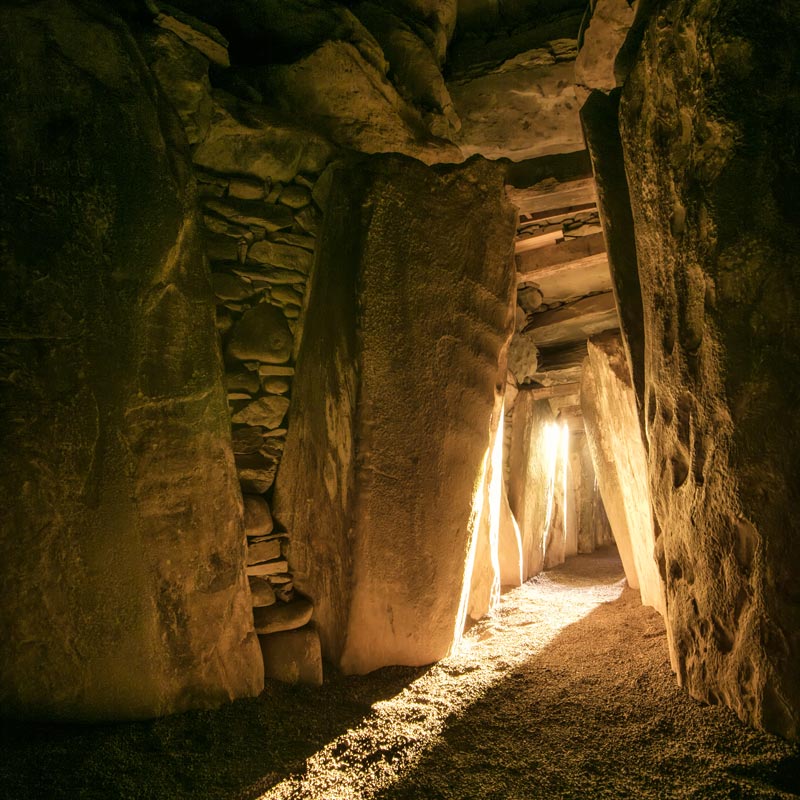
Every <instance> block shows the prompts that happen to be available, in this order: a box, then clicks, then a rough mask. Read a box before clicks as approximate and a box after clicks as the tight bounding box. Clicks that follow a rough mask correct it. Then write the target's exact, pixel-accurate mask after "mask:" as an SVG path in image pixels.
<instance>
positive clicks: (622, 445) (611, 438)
mask: <svg viewBox="0 0 800 800" xmlns="http://www.w3.org/2000/svg"><path fill="white" fill-rule="evenodd" d="M588 353H589V355H588V357H587V358H586V360H585V361H584V367H583V379H582V382H581V408H582V410H583V418H584V423H585V425H586V436H587V439H588V442H589V449H590V450H591V453H592V461H593V463H594V470H595V475H596V476H597V484H598V486H599V487H600V494H601V495H602V497H603V505H604V506H605V509H606V512H607V513H608V519H609V522H610V523H611V529H612V531H613V532H614V539H615V541H616V543H617V547H618V549H619V554H620V558H621V559H622V565H623V567H624V568H625V576H626V578H627V579H628V583H629V584H630V586H631V587H632V588H634V589H639V592H640V594H641V597H642V602H643V603H644V604H645V605H648V606H653V608H655V609H657V610H658V611H659V612H660V613H661V614H663V613H664V610H665V600H664V585H663V583H662V580H661V577H660V576H659V574H658V566H657V564H656V557H655V545H656V542H655V533H654V530H653V516H652V509H651V506H650V487H649V486H648V481H647V453H646V452H645V449H644V443H643V441H642V436H641V432H640V431H641V429H640V427H639V417H638V413H637V410H636V397H635V394H634V390H633V382H632V380H631V377H630V370H629V369H628V361H627V358H626V356H625V352H624V350H623V349H622V343H621V342H620V340H619V338H618V337H615V338H613V339H605V340H603V341H598V342H593V341H591V340H590V341H589V343H588Z"/></svg>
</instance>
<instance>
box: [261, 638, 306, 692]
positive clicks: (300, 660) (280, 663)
mask: <svg viewBox="0 0 800 800" xmlns="http://www.w3.org/2000/svg"><path fill="white" fill-rule="evenodd" d="M258 639H259V642H260V643H261V653H262V655H263V657H264V674H265V677H267V678H272V679H274V680H278V681H283V682H284V683H308V684H311V685H314V686H321V685H322V651H321V649H320V643H319V634H318V633H317V630H316V628H315V627H314V625H313V623H309V624H308V625H306V626H304V627H302V628H298V629H297V630H293V631H281V632H279V633H270V634H267V635H265V636H259V637H258Z"/></svg>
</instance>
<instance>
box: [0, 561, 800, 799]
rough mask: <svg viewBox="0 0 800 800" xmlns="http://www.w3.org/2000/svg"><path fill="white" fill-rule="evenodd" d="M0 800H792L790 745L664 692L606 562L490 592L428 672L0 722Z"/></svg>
mask: <svg viewBox="0 0 800 800" xmlns="http://www.w3.org/2000/svg"><path fill="white" fill-rule="evenodd" d="M2 746H3V756H4V757H3V759H2V763H0V792H1V793H2V796H3V797H8V798H42V797H48V798H58V797H70V798H72V797H81V798H103V799H104V800H112V799H113V798H220V800H222V799H223V798H225V800H234V799H235V800H240V799H241V800H255V798H263V799H264V800H283V799H284V798H320V799H321V800H322V799H324V800H336V799H337V798H376V799H378V800H390V799H391V800H394V799H397V800H399V799H400V798H408V799H409V800H410V799H411V798H415V799H416V798H425V799H426V800H435V799H436V798H458V799H459V800H461V799H466V798H476V799H477V798H486V799H489V798H496V799H497V800H514V799H515V798H582V799H583V798H637V800H638V799H639V798H654V799H655V798H658V799H659V800H660V798H695V799H696V800H705V799H706V798H742V799H743V800H744V799H745V798H747V799H748V800H749V798H765V799H766V798H779V799H781V800H782V799H783V798H794V797H800V748H798V747H797V746H793V745H790V744H787V743H786V742H784V741H782V740H781V739H779V738H777V737H774V736H770V735H768V734H765V733H762V732H758V731H753V730H750V729H748V728H746V727H744V726H743V725H742V724H741V723H739V721H738V720H737V719H736V717H735V716H734V715H733V714H732V713H731V712H729V711H728V710H726V709H724V708H719V707H712V706H703V705H700V704H698V703H696V702H695V701H693V700H691V699H690V698H689V697H687V696H686V694H685V693H684V692H683V691H682V690H681V689H679V688H678V687H677V685H676V684H675V680H674V676H673V675H672V673H671V672H670V669H669V663H668V657H667V646H666V637H665V633H664V627H663V624H662V622H661V619H660V617H659V616H658V614H657V613H656V612H654V611H653V610H652V609H649V608H645V607H642V606H641V605H640V604H639V600H638V596H637V593H636V592H634V591H632V590H630V589H628V588H626V587H625V583H624V580H623V578H622V571H621V567H620V563H619V560H618V558H617V556H616V553H615V551H613V549H610V548H606V549H603V550H601V551H598V552H597V553H595V554H593V555H591V556H578V557H576V558H572V559H569V560H568V562H567V563H566V565H564V566H562V567H559V568H557V569H554V570H551V571H549V572H547V573H544V574H542V575H539V576H538V577H537V578H535V579H533V580H532V581H529V582H528V583H527V584H525V585H524V586H523V587H521V588H520V589H516V590H514V591H512V592H509V593H507V594H506V595H504V597H503V600H502V604H501V607H500V609H499V611H498V612H497V613H496V615H495V616H494V617H493V618H490V619H486V620H484V621H482V622H481V623H480V624H478V625H477V626H475V627H474V628H473V629H472V630H471V631H470V632H469V634H468V635H467V637H466V638H465V640H464V642H463V644H462V646H461V647H460V649H459V652H458V653H456V654H454V655H453V656H451V657H449V658H448V659H446V660H444V661H442V662H440V663H438V664H436V665H434V666H432V667H430V668H419V669H414V668H391V669H385V670H379V671H378V672H376V673H373V674H371V675H368V676H364V677H344V676H333V677H332V678H330V679H329V680H327V681H326V683H325V685H323V686H322V687H320V688H308V687H288V686H283V685H280V684H270V685H269V686H268V688H267V690H266V691H265V693H264V694H263V695H262V696H261V697H260V698H258V699H257V700H253V701H244V702H239V703H234V704H231V705H229V706H227V707H225V708H223V709H222V710H221V711H218V712H195V713H190V714H183V715H179V716H175V717H170V718H167V719H162V720H156V721H151V722H143V723H135V724H119V725H107V726H92V727H85V728H81V727H76V726H52V725H20V724H16V723H4V727H3V734H2Z"/></svg>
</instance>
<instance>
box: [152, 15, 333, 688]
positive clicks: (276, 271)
mask: <svg viewBox="0 0 800 800" xmlns="http://www.w3.org/2000/svg"><path fill="white" fill-rule="evenodd" d="M148 7H150V8H151V10H154V12H158V13H157V15H156V16H155V17H154V20H153V22H154V23H155V25H154V27H153V29H152V30H151V32H150V33H149V34H148V35H147V36H146V37H145V46H146V48H147V53H148V60H149V63H150V66H151V69H152V70H153V72H154V74H155V75H156V77H157V79H158V81H159V84H160V86H161V88H162V89H163V90H164V93H165V94H166V96H167V98H168V99H169V100H170V102H171V103H172V105H173V106H174V108H175V110H176V111H177V113H178V116H179V117H180V119H181V122H182V123H183V127H184V131H185V132H186V137H187V141H188V144H189V146H190V148H191V152H192V159H193V161H194V165H195V176H196V178H197V182H198V188H199V196H200V201H201V204H202V208H201V211H202V218H203V223H204V228H205V230H204V235H205V240H206V253H207V255H208V258H209V261H210V263H211V271H212V274H211V280H212V286H213V290H214V296H215V301H216V307H217V330H218V332H219V334H220V337H221V345H222V352H223V355H224V359H225V373H226V374H225V381H226V388H227V393H228V405H229V407H230V411H231V423H232V444H233V453H234V457H235V461H236V469H237V474H238V477H239V481H240V483H241V488H242V495H243V499H244V514H245V528H246V534H247V544H248V550H247V553H248V555H247V567H246V570H247V576H248V579H249V583H250V591H251V595H252V600H253V617H254V624H255V630H256V632H257V633H258V634H259V639H260V641H261V650H262V653H263V655H264V661H265V673H266V675H267V676H268V677H272V678H278V679H280V680H289V681H298V680H299V681H303V682H312V683H320V682H321V681H322V661H321V656H320V645H319V636H318V634H317V631H316V629H315V627H314V624H313V623H311V622H310V619H311V616H312V613H313V605H312V603H311V601H310V600H308V599H307V598H305V597H303V596H301V595H299V594H297V593H296V592H295V590H294V585H293V584H294V582H293V579H292V574H291V571H290V570H289V560H288V546H289V534H288V532H286V531H280V530H275V526H274V524H273V520H272V515H271V512H270V508H269V504H268V502H267V499H266V497H265V495H266V493H268V492H269V490H270V488H271V487H272V484H273V482H274V480H275V474H276V472H277V470H278V465H279V463H280V459H281V455H282V453H283V448H284V444H285V441H286V424H287V423H286V415H287V412H288V410H289V395H290V392H291V385H292V378H293V376H294V365H293V364H294V359H295V357H296V355H297V351H298V347H299V343H300V338H301V334H302V323H303V303H304V297H305V293H306V285H307V282H308V280H309V273H310V271H311V269H312V266H313V262H314V249H315V237H316V235H317V230H318V226H319V223H320V219H321V210H320V203H321V201H320V196H321V194H322V193H320V192H318V191H315V186H316V183H317V180H318V178H319V176H320V174H321V173H322V172H323V170H324V169H325V167H326V165H327V164H328V163H329V161H330V160H331V158H332V156H333V153H334V151H333V148H332V147H331V145H330V143H329V142H328V141H327V140H325V139H324V138H323V137H321V136H319V135H317V134H315V133H312V132H310V131H308V130H305V129H303V128H299V127H298V126H296V125H295V124H294V123H293V122H292V121H291V120H287V119H286V118H285V117H282V116H281V115H280V114H278V113H276V112H275V111H274V110H273V109H268V108H266V107H265V106H263V105H261V104H260V102H256V101H254V100H253V99H252V97H250V96H251V95H254V94H257V93H255V92H254V91H247V90H243V95H244V96H243V97H239V96H235V95H232V94H230V93H228V92H226V91H224V90H221V89H216V88H214V87H213V86H212V84H211V81H210V79H209V64H210V62H214V63H215V64H216V65H217V68H220V67H221V68H225V67H227V66H228V64H229V60H228V55H227V41H226V40H225V39H224V37H222V36H221V34H220V33H219V31H216V30H215V29H214V28H212V27H211V26H209V25H206V24H205V23H202V22H201V21H199V20H197V19H195V18H194V17H192V16H190V15H189V14H186V13H184V12H182V11H177V10H175V9H173V8H172V7H168V6H164V7H163V9H159V8H158V4H157V3H156V2H155V1H154V0H151V2H150V3H149V6H148ZM244 97H250V99H244Z"/></svg>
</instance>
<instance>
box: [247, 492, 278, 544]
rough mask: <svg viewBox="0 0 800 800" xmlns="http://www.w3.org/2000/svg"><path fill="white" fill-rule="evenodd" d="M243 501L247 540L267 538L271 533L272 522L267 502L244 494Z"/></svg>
mask: <svg viewBox="0 0 800 800" xmlns="http://www.w3.org/2000/svg"><path fill="white" fill-rule="evenodd" d="M242 500H243V501H244V532H245V534H246V535H247V537H248V539H249V538H252V537H257V536H267V535H269V534H271V533H272V530H273V527H274V525H273V521H272V514H271V513H270V510H269V505H268V504H267V501H266V500H265V499H264V498H263V497H261V496H260V495H254V494H245V495H243V496H242Z"/></svg>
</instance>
